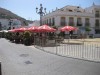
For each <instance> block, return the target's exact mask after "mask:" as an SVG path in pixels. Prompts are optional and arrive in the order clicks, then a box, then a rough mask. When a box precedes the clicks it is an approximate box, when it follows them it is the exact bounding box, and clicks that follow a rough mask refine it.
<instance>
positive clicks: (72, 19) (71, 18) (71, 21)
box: [69, 17, 74, 26]
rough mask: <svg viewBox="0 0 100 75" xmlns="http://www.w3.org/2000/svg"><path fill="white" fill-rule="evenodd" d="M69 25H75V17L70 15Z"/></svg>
mask: <svg viewBox="0 0 100 75" xmlns="http://www.w3.org/2000/svg"><path fill="white" fill-rule="evenodd" d="M69 25H70V26H74V18H73V17H69Z"/></svg>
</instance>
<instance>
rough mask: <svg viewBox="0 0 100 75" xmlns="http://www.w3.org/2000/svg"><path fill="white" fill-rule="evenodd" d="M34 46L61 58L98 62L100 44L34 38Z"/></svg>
mask: <svg viewBox="0 0 100 75" xmlns="http://www.w3.org/2000/svg"><path fill="white" fill-rule="evenodd" d="M34 39H35V40H34V46H35V47H36V48H39V49H41V50H43V51H46V52H50V53H54V54H57V55H61V56H67V57H72V58H79V59H84V60H91V61H98V62H100V45H99V44H100V43H99V44H96V43H91V42H88V43H87V42H86V41H84V40H77V39H70V40H69V39H61V38H60V39H56V38H55V39H53V40H49V39H48V38H43V37H35V38H34Z"/></svg>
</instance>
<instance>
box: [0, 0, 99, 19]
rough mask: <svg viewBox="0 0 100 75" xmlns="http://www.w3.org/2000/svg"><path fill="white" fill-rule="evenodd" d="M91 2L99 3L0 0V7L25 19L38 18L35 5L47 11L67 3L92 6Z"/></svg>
mask: <svg viewBox="0 0 100 75" xmlns="http://www.w3.org/2000/svg"><path fill="white" fill-rule="evenodd" d="M93 2H94V3H95V4H96V5H100V1H99V0H0V7H2V8H5V9H8V10H10V11H12V12H13V13H15V14H17V15H19V16H21V17H23V18H25V19H27V20H39V14H37V13H36V7H38V8H40V4H42V5H43V7H44V8H46V9H47V12H49V11H52V9H53V10H55V9H56V7H57V8H62V7H64V6H67V5H73V6H80V7H82V8H86V7H90V6H92V4H93Z"/></svg>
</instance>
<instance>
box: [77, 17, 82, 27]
mask: <svg viewBox="0 0 100 75" xmlns="http://www.w3.org/2000/svg"><path fill="white" fill-rule="evenodd" d="M77 26H82V20H81V18H77Z"/></svg>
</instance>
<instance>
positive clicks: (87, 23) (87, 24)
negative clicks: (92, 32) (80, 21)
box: [85, 18, 90, 26]
mask: <svg viewBox="0 0 100 75" xmlns="http://www.w3.org/2000/svg"><path fill="white" fill-rule="evenodd" d="M85 26H90V20H89V18H85Z"/></svg>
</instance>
